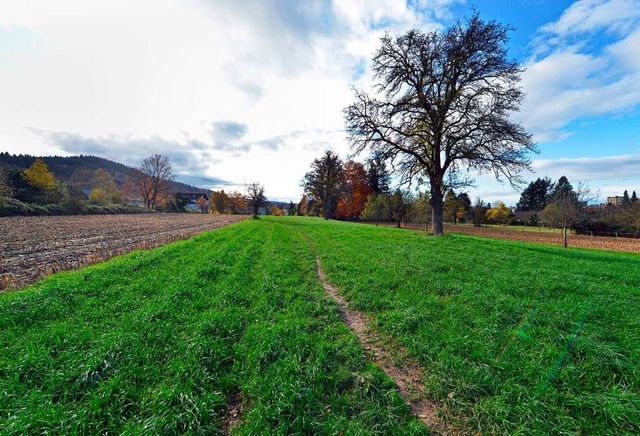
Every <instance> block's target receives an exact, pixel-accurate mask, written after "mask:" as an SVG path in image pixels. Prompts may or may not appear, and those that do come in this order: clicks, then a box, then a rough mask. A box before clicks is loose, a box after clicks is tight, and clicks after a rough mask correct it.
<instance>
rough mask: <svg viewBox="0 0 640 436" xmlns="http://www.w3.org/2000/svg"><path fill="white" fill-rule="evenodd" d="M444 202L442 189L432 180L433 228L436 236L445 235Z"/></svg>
mask: <svg viewBox="0 0 640 436" xmlns="http://www.w3.org/2000/svg"><path fill="white" fill-rule="evenodd" d="M443 210H444V202H443V195H442V189H440V186H435V184H434V183H433V181H432V182H431V228H432V233H433V234H434V235H436V236H441V235H444V222H443Z"/></svg>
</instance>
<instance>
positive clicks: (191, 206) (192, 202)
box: [175, 192, 210, 212]
mask: <svg viewBox="0 0 640 436" xmlns="http://www.w3.org/2000/svg"><path fill="white" fill-rule="evenodd" d="M175 195H176V197H178V196H180V197H182V198H184V199H186V200H187V204H186V206H185V209H187V210H191V211H203V210H202V207H201V206H200V204H198V200H200V199H201V198H204V200H205V204H204V208H205V210H204V211H203V212H207V211H209V205H210V203H209V196H208V195H207V194H194V193H192V192H176V194H175Z"/></svg>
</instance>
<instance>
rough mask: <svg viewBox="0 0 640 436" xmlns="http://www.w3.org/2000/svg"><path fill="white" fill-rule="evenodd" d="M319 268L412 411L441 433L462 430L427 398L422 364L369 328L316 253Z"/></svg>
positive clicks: (352, 326)
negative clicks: (342, 293) (329, 280)
mask: <svg viewBox="0 0 640 436" xmlns="http://www.w3.org/2000/svg"><path fill="white" fill-rule="evenodd" d="M316 269H317V273H318V278H319V279H320V282H321V283H322V287H323V288H324V290H325V292H326V293H327V295H329V296H330V297H331V298H332V299H333V300H334V301H335V302H336V303H337V304H338V306H339V307H340V315H341V316H342V319H343V320H344V322H345V324H347V326H349V328H350V329H351V330H352V331H353V332H354V333H355V334H356V336H357V337H358V341H359V342H360V345H361V346H362V347H363V348H364V349H365V350H367V353H368V354H369V357H370V358H371V360H372V361H374V362H375V363H376V364H377V365H378V367H379V368H380V369H382V370H383V371H384V372H385V373H386V374H387V375H388V376H389V377H391V379H392V380H393V381H394V382H395V384H396V387H397V389H398V393H399V394H400V395H401V396H402V398H403V399H404V400H405V401H406V403H407V405H408V406H409V408H410V409H411V412H412V413H413V415H414V416H415V417H416V418H417V419H418V420H419V421H420V422H422V423H423V424H424V425H425V426H427V427H428V428H429V429H430V430H432V431H435V432H437V433H438V434H442V435H448V434H457V433H459V431H456V430H454V428H453V427H452V426H450V425H449V424H447V423H445V422H444V421H443V420H442V419H441V418H440V417H439V415H438V404H437V403H436V402H435V401H433V400H431V399H429V398H427V392H426V389H425V387H424V385H423V383H422V378H423V371H422V368H421V367H420V365H418V364H417V362H415V361H414V360H413V359H411V358H410V357H409V355H408V353H407V350H406V349H405V348H404V347H403V346H402V345H400V344H397V343H392V341H391V340H390V339H389V338H384V339H383V338H381V337H380V335H379V334H378V333H377V332H375V331H374V330H372V329H371V328H369V325H370V323H369V320H368V318H367V315H365V314H364V313H362V312H360V311H357V310H354V309H352V308H350V307H349V303H348V302H347V301H346V300H345V299H344V298H343V297H342V295H340V292H339V291H338V289H337V288H336V287H335V286H333V285H332V284H331V283H329V282H328V281H327V278H326V275H325V273H324V270H323V269H322V265H321V264H320V259H318V258H317V257H316Z"/></svg>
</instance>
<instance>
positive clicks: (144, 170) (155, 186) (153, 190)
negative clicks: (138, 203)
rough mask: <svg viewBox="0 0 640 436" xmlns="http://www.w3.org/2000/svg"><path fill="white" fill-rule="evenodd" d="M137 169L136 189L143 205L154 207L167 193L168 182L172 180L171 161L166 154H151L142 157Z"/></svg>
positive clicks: (148, 207) (149, 207)
mask: <svg viewBox="0 0 640 436" xmlns="http://www.w3.org/2000/svg"><path fill="white" fill-rule="evenodd" d="M137 169H138V174H137V176H136V178H135V187H136V191H137V193H138V194H139V195H140V197H142V201H143V202H144V207H146V208H147V209H155V207H156V206H157V205H158V200H159V199H160V198H161V197H166V196H167V195H168V193H169V184H170V182H171V180H173V170H172V168H171V162H170V161H169V158H168V157H167V156H163V155H161V154H153V155H151V156H149V157H148V158H146V159H144V160H143V161H142V162H141V163H140V165H139V166H138V168H137Z"/></svg>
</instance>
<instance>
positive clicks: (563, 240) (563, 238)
mask: <svg viewBox="0 0 640 436" xmlns="http://www.w3.org/2000/svg"><path fill="white" fill-rule="evenodd" d="M562 244H563V245H564V248H567V227H566V226H565V227H563V228H562Z"/></svg>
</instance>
